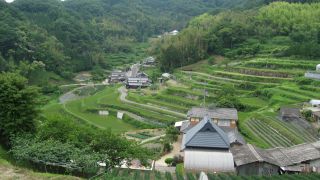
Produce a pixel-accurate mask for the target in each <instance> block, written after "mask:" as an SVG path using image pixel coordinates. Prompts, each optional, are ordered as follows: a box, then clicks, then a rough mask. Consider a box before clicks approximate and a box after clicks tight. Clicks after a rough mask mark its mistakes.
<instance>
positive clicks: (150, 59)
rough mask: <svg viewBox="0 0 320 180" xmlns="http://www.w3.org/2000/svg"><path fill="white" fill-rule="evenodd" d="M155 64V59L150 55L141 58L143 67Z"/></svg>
mask: <svg viewBox="0 0 320 180" xmlns="http://www.w3.org/2000/svg"><path fill="white" fill-rule="evenodd" d="M155 64H156V59H155V58H154V57H152V56H150V57H147V58H146V59H144V60H143V62H142V65H143V66H144V67H149V66H154V65H155Z"/></svg>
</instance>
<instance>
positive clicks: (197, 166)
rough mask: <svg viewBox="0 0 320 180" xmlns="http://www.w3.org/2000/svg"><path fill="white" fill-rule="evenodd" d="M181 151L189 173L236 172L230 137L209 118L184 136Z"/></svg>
mask: <svg viewBox="0 0 320 180" xmlns="http://www.w3.org/2000/svg"><path fill="white" fill-rule="evenodd" d="M181 150H182V151H184V168H185V169H186V170H187V171H205V172H233V171H234V161H233V156H232V153H231V152H230V142H229V139H228V136H227V134H226V133H225V132H224V131H223V130H222V129H221V128H219V127H218V126H217V125H216V124H214V123H213V122H212V121H211V119H210V118H208V117H205V118H204V119H203V120H201V121H200V122H199V123H198V124H197V125H195V126H194V127H192V128H191V129H189V130H188V132H186V133H185V134H184V135H183V139H182V145H181Z"/></svg>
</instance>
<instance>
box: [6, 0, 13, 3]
mask: <svg viewBox="0 0 320 180" xmlns="http://www.w3.org/2000/svg"><path fill="white" fill-rule="evenodd" d="M5 1H7V2H8V3H10V2H13V1H14V0H5Z"/></svg>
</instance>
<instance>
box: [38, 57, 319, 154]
mask: <svg viewBox="0 0 320 180" xmlns="http://www.w3.org/2000/svg"><path fill="white" fill-rule="evenodd" d="M294 62H298V63H299V66H296V65H295V63H294ZM263 64H264V65H263ZM266 64H267V65H266ZM315 64H316V62H315V61H308V60H305V61H302V60H290V59H268V58H258V59H252V60H248V61H245V62H242V63H234V64H233V65H232V64H230V65H229V66H228V68H226V67H223V66H216V65H214V66H210V65H208V64H207V63H206V62H205V61H202V62H201V63H197V64H195V65H193V66H187V67H186V68H181V69H178V70H177V71H176V72H175V73H174V75H175V76H176V81H169V82H166V83H165V84H164V85H163V86H160V87H159V89H157V90H154V89H153V90H151V89H150V88H147V89H141V90H139V89H138V90H129V92H128V96H127V97H126V99H127V100H129V101H132V102H135V103H136V104H132V103H127V102H126V103H125V102H122V101H121V100H120V98H119V97H120V94H119V92H118V88H119V86H109V87H106V88H104V89H102V90H100V91H98V92H97V93H95V94H94V95H92V96H88V97H86V98H83V99H79V100H75V101H71V102H68V103H66V104H65V105H61V104H58V103H57V102H52V103H49V104H48V105H47V106H46V107H45V109H44V110H45V111H44V113H43V115H44V116H53V114H62V115H64V116H65V115H67V116H70V117H72V118H73V119H74V120H75V121H78V122H82V123H83V122H85V123H89V124H91V125H94V126H96V127H99V128H105V129H108V128H110V129H112V130H113V131H114V132H118V133H123V132H125V131H129V130H135V129H141V128H144V126H141V123H143V124H148V125H149V126H152V127H159V125H161V126H166V125H169V124H172V123H173V122H175V121H180V120H183V119H185V117H183V116H180V115H177V114H174V113H172V112H170V111H175V112H180V113H183V114H185V113H186V112H187V111H188V109H190V108H191V107H193V106H200V105H203V103H204V89H205V90H206V91H207V94H206V104H207V105H208V104H213V103H215V102H216V100H217V94H221V93H223V91H224V88H225V87H226V86H228V87H234V88H235V92H236V94H237V96H236V97H237V98H238V100H239V101H240V102H241V103H242V104H243V105H244V106H245V107H247V108H246V109H245V110H244V111H242V112H239V130H240V132H241V133H242V134H243V135H244V137H245V139H246V140H247V141H248V142H249V143H253V144H255V145H258V146H260V147H263V148H268V147H277V146H291V145H294V144H299V143H303V142H311V141H314V140H316V137H315V135H314V134H312V133H310V132H308V131H307V130H305V129H303V128H301V127H299V126H297V125H296V124H292V123H286V122H282V121H281V120H279V119H278V118H277V111H278V110H279V108H280V107H281V106H287V105H295V104H298V103H302V102H304V101H308V100H309V99H312V98H319V97H320V91H319V90H320V87H317V86H311V85H298V84H296V82H295V80H294V79H293V77H294V78H295V77H299V76H301V75H302V74H303V73H302V72H304V71H305V69H308V68H311V67H312V69H314V65H315ZM285 65H288V66H289V67H290V68H287V67H284V66H285ZM150 71H151V70H150ZM257 92H260V93H257ZM98 110H109V111H110V115H109V116H99V115H98ZM119 110H121V111H125V112H130V113H133V114H134V115H136V116H139V117H141V118H142V120H143V122H141V120H140V121H139V122H138V120H137V119H133V118H132V117H127V118H126V120H119V119H117V118H116V112H117V111H119ZM166 110H170V111H166ZM128 119H129V120H128Z"/></svg>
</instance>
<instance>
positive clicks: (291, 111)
mask: <svg viewBox="0 0 320 180" xmlns="http://www.w3.org/2000/svg"><path fill="white" fill-rule="evenodd" d="M280 118H281V119H282V120H284V121H291V120H298V119H300V118H301V113H300V109H299V108H289V107H282V108H281V109H280Z"/></svg>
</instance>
